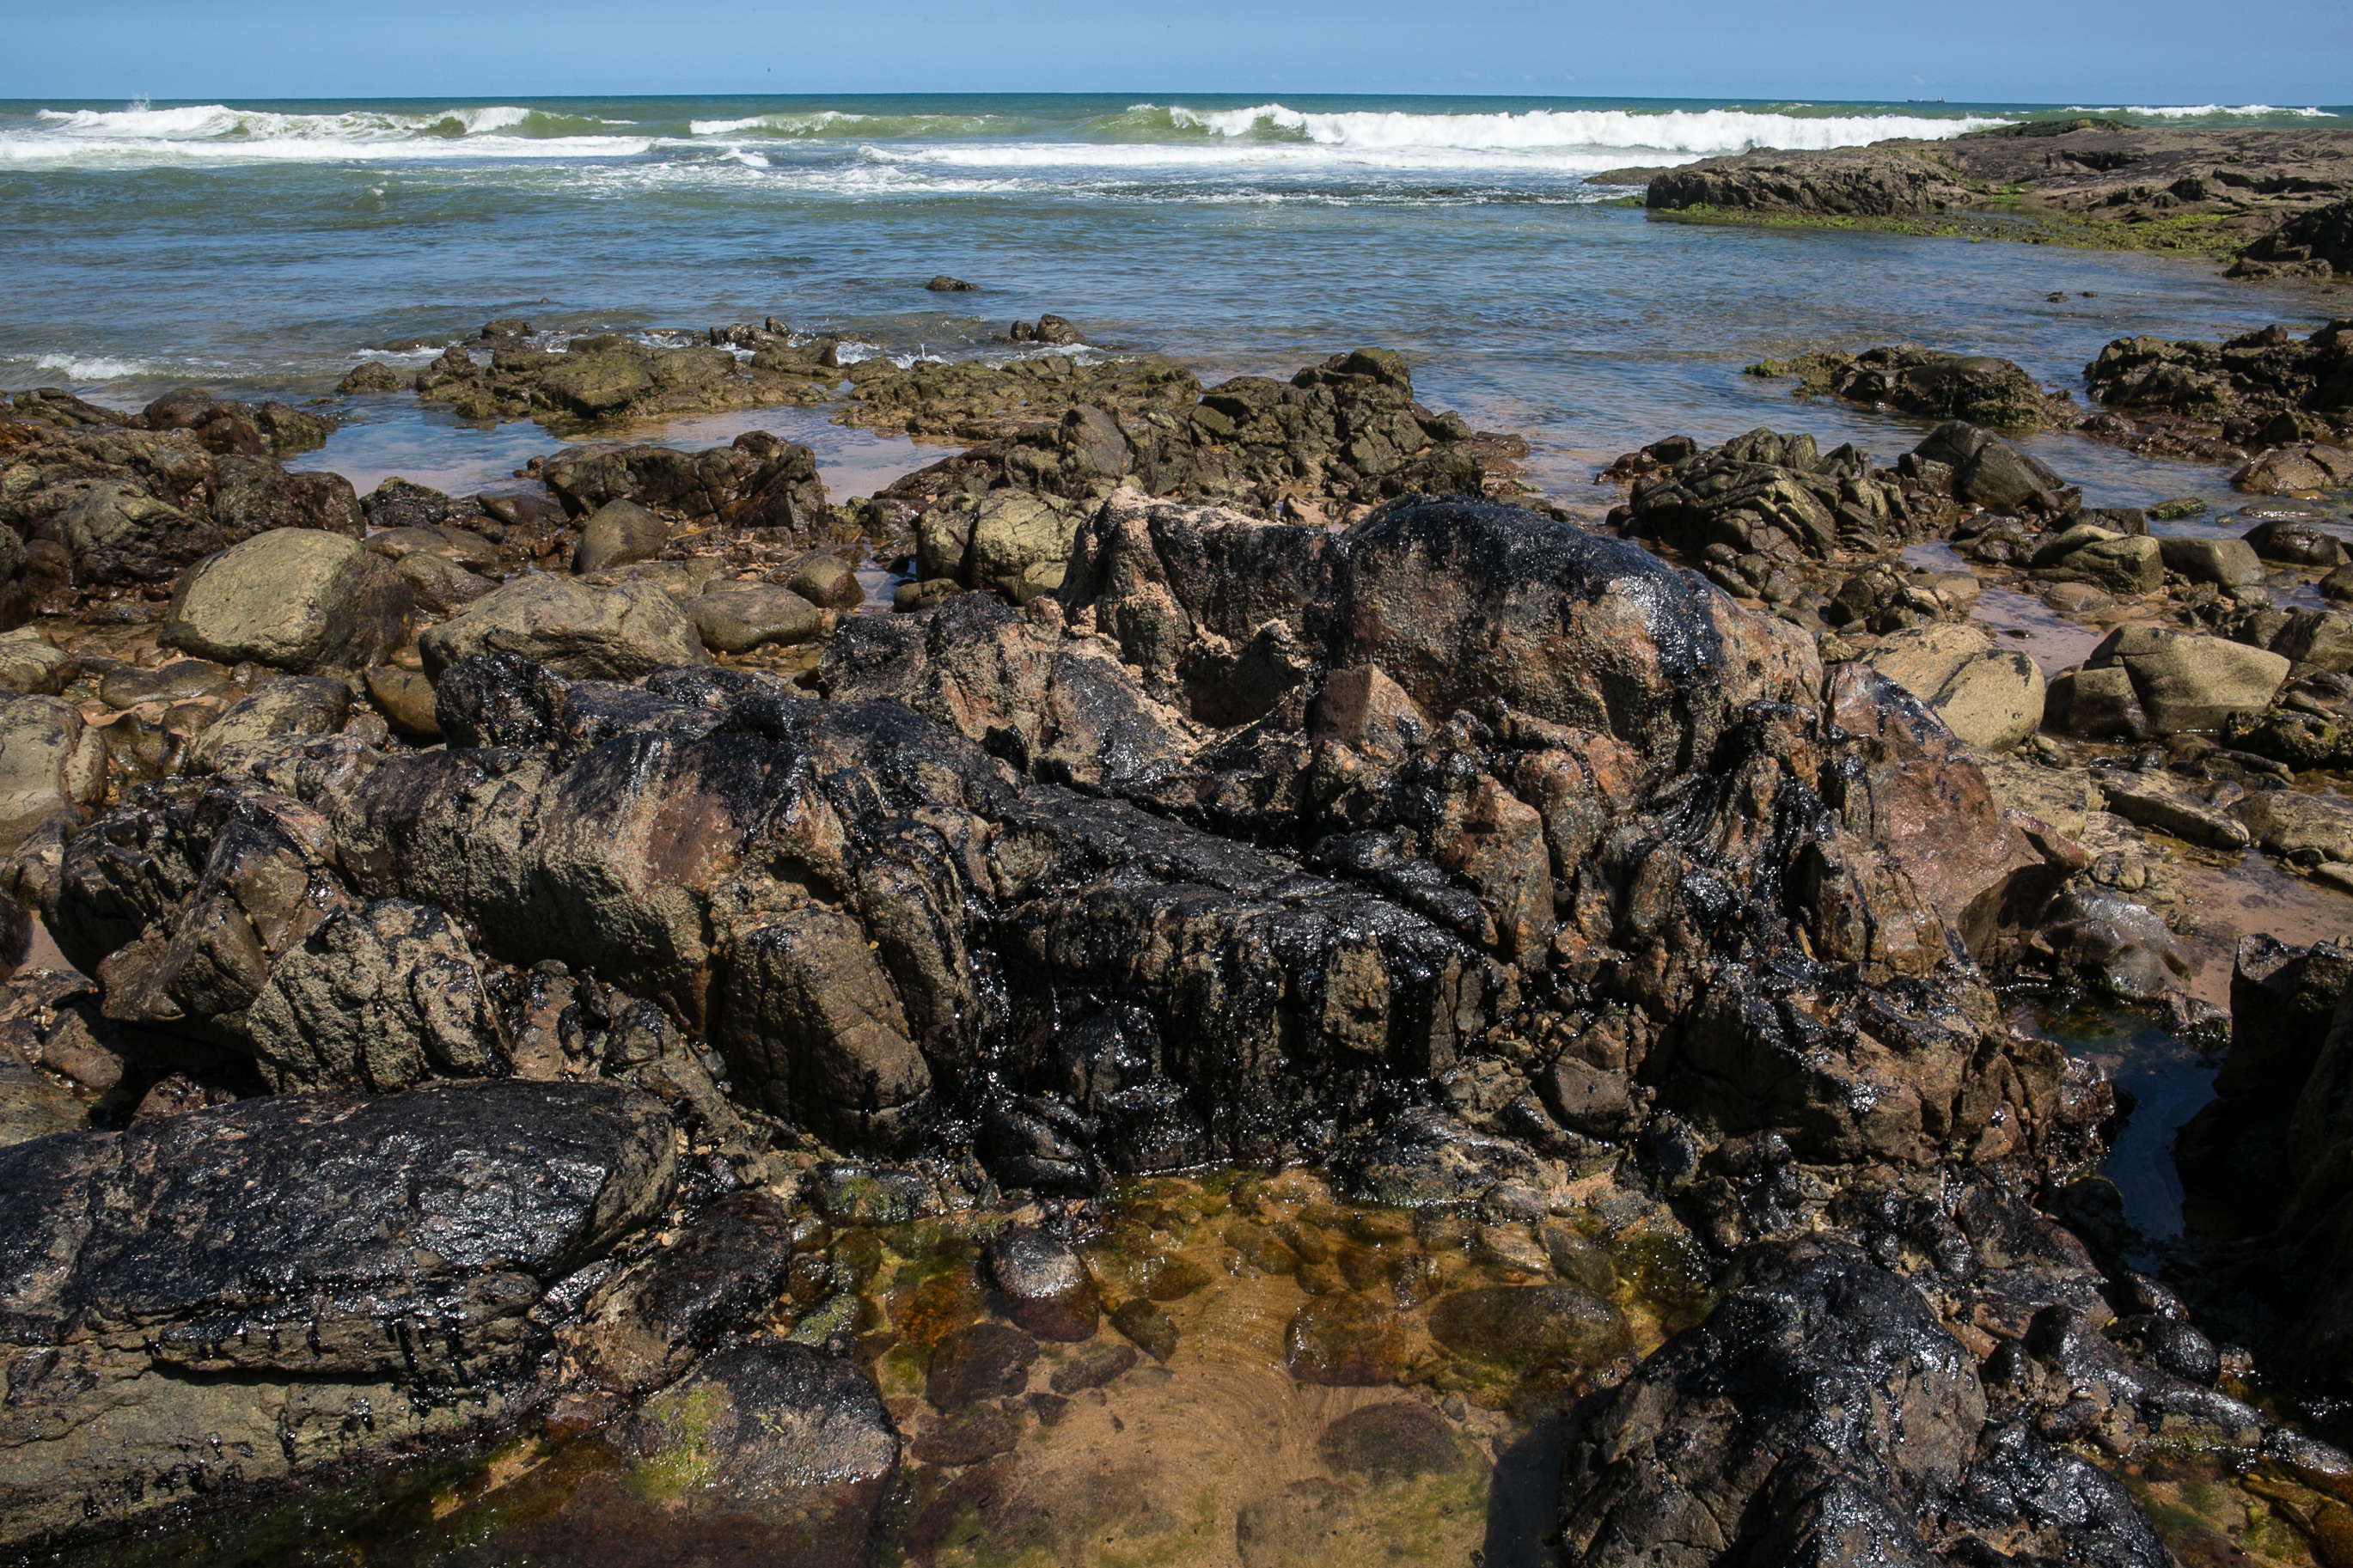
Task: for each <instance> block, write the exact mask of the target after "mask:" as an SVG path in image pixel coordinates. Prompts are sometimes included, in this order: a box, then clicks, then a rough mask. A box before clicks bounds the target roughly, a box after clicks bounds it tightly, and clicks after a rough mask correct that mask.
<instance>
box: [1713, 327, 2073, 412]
mask: <svg viewBox="0 0 2353 1568" xmlns="http://www.w3.org/2000/svg"><path fill="white" fill-rule="evenodd" d="M1748 374H1750V375H1757V376H1765V377H1767V378H1770V377H1774V376H1781V375H1794V376H1796V377H1797V378H1798V390H1799V392H1800V393H1816V394H1827V395H1830V396H1832V397H1841V398H1844V399H1846V400H1847V401H1848V402H1850V403H1865V404H1870V405H1873V406H1874V407H1883V408H1893V409H1894V410H1896V411H1897V412H1899V413H1903V414H1910V415H1913V416H1916V417H1918V418H1922V419H1963V420H1967V421H1968V423H1970V424H1972V425H1988V426H1994V427H1995V428H1997V429H2004V430H2039V429H2042V427H2044V426H2051V425H2056V426H2061V427H2062V428H2064V427H2066V426H2071V425H2073V424H2074V423H2075V422H2076V421H2077V419H2078V418H2079V417H2080V416H2079V414H2078V411H2077V410H2076V408H2075V406H2074V399H2073V398H2072V397H2070V396H2069V395H2067V394H2065V393H2046V392H2044V391H2043V390H2042V387H2040V386H2038V385H2037V384H2035V382H2034V379H2033V377H2031V376H2030V375H2028V374H2026V373H2025V372H2024V371H2022V370H2021V369H2020V368H2019V367H2018V366H2017V365H2015V364H2012V363H2010V361H2008V360H2006V359H1996V358H1994V357H1992V356H1990V355H1988V354H1959V353H1943V352H1940V351H1938V350H1935V349H1924V348H1916V347H1914V346H1912V345H1909V344H1899V345H1897V346H1895V347H1893V348H1881V349H1868V350H1865V351H1864V352H1863V353H1838V352H1835V351H1830V352H1823V353H1810V354H1802V355H1800V356H1799V357H1798V358H1797V359H1794V360H1789V361H1786V362H1784V361H1780V360H1767V361H1763V362H1760V363H1757V364H1752V365H1750V366H1749V367H1748Z"/></svg>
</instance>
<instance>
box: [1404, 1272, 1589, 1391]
mask: <svg viewBox="0 0 2353 1568" xmlns="http://www.w3.org/2000/svg"><path fill="white" fill-rule="evenodd" d="M1430 1333H1431V1335H1432V1336H1433V1337H1434V1338H1436V1339H1437V1341H1438V1342H1439V1343H1440V1344H1442V1345H1444V1346H1445V1347H1446V1348H1447V1349H1449V1350H1451V1351H1453V1352H1456V1353H1457V1354H1458V1355H1462V1356H1467V1357H1469V1358H1470V1359H1471V1360H1472V1361H1478V1362H1484V1363H1488V1364H1490V1365H1493V1366H1499V1367H1506V1368H1511V1369H1514V1370H1530V1369H1533V1368H1535V1367H1539V1366H1591V1365H1594V1364H1596V1363H1600V1362H1604V1361H1607V1360H1609V1357H1610V1356H1612V1355H1614V1354H1616V1353H1617V1352H1618V1350H1619V1349H1620V1344H1621V1342H1622V1341H1623V1339H1624V1337H1625V1320H1624V1319H1623V1318H1621V1317H1620V1315H1619V1312H1618V1310H1617V1309H1616V1308H1615V1307H1612V1306H1611V1305H1610V1304H1609V1302H1607V1301H1604V1300H1601V1299H1600V1298H1599V1297H1598V1296H1595V1295H1593V1294H1592V1293H1591V1292H1589V1291H1586V1290H1580V1289H1577V1287H1575V1286H1573V1285H1526V1286H1517V1285H1497V1286H1490V1287H1485V1288H1482V1289H1471V1290H1458V1291H1455V1292H1453V1293H1452V1294H1451V1295H1447V1296H1441V1297H1440V1298H1439V1300H1438V1303H1437V1304H1436V1305H1435V1306H1434V1307H1432V1308H1431V1309H1430Z"/></svg>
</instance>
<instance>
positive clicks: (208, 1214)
mask: <svg viewBox="0 0 2353 1568" xmlns="http://www.w3.org/2000/svg"><path fill="white" fill-rule="evenodd" d="M673 1136H674V1134H673V1132H672V1130H671V1125H670V1119H669V1117H668V1116H667V1115H665V1114H664V1112H663V1110H662V1108H661V1107H660V1105H659V1103H658V1102H656V1101H654V1100H651V1099H649V1098H647V1097H645V1096H642V1095H638V1094H634V1093H631V1092H629V1091H628V1090H625V1089H616V1088H613V1087H609V1086H606V1085H596V1084H550V1083H520V1082H515V1083H500V1084H487V1085H482V1086H480V1087H476V1088H465V1089H459V1088H452V1089H446V1090H441V1091H438V1092H433V1093H426V1094H411V1095H400V1096H395V1097H392V1098H388V1099H380V1100H369V1099H365V1098H361V1097H352V1096H311V1095H282V1096H277V1097H272V1098H267V1099H260V1100H247V1101H243V1102H240V1103H238V1104H236V1105H227V1106H220V1107H216V1108H214V1109H209V1110H192V1111H189V1112H187V1113H185V1114H183V1115H179V1116H174V1117H171V1118H168V1119H164V1120H162V1121H154V1122H151V1123H148V1124H146V1125H143V1126H136V1127H132V1128H131V1129H129V1130H128V1131H122V1132H97V1133H69V1134H63V1135H59V1136H56V1137H51V1138H45V1139H37V1140H35V1141H33V1142H26V1143H18V1144H16V1145H15V1146H14V1147H11V1148H7V1149H0V1170H5V1177H0V1180H5V1185H6V1188H7V1190H8V1192H9V1193H10V1194H11V1198H12V1201H11V1202H10V1204H9V1205H8V1206H7V1212H6V1214H5V1216H0V1342H5V1343H6V1344H7V1345H8V1347H9V1350H10V1358H9V1372H8V1409H9V1412H10V1415H9V1420H8V1422H7V1425H6V1427H5V1436H0V1443H5V1451H6V1453H7V1455H8V1463H7V1466H6V1468H5V1475H0V1532H5V1537H6V1539H7V1540H9V1541H10V1542H11V1543H12V1544H13V1545H18V1546H34V1545H37V1544H38V1543H39V1542H43V1541H45V1540H58V1539H62V1538H66V1537H69V1536H71V1535H75V1534H86V1533H90V1532H91V1531H102V1530H105V1529H110V1528H112V1529H121V1528H123V1527H132V1526H137V1525H139V1524H141V1523H142V1522H147V1521H153V1520H156V1519H168V1518H171V1517H172V1516H173V1514H174V1512H175V1511H176V1510H178V1508H179V1507H180V1505H182V1503H183V1501H184V1500H188V1499H198V1500H201V1499H205V1498H206V1497H208V1496H209V1497H214V1498H216V1499H218V1500H247V1501H249V1500H254V1499H255V1498H257V1497H259V1496H266V1495H267V1494H268V1493H269V1492H270V1491H273V1490H275V1489H280V1488H282V1487H283V1486H284V1485H285V1484H286V1483H287V1482H289V1481H290V1480H300V1479H311V1478H321V1479H323V1478H326V1477H330V1476H333V1475H337V1474H343V1473H349V1471H350V1470H351V1468H353V1466H354V1464H369V1463H375V1464H382V1463H384V1462H385V1461H387V1460H389V1459H393V1458H397V1457H399V1456H401V1455H403V1454H405V1453H408V1452H413V1451H415V1450H417V1448H418V1447H422V1446H425V1445H427V1444H430V1443H432V1442H435V1441H437V1440H438V1441H443V1442H450V1441H456V1440H459V1439H462V1438H463V1437H465V1436H467V1435H468V1434H469V1433H470V1432H473V1431H475V1430H477V1429H480V1428H484V1427H490V1428H493V1429H494V1428H495V1426H496V1424H497V1422H498V1421H499V1420H500V1419H501V1416H502V1415H506V1414H507V1413H508V1412H510V1410H511V1409H512V1404H513V1402H514V1401H515V1400H516V1399H517V1398H519V1397H523V1396H525V1395H526V1394H527V1391H528V1389H529V1387H530V1385H531V1384H532V1383H533V1377H534V1373H533V1366H534V1363H535V1362H536V1361H537V1359H538V1358H539V1357H540V1356H541V1355H542V1354H543V1352H545V1350H546V1349H547V1347H548V1345H549V1343H550V1341H549V1336H548V1331H547V1328H546V1327H545V1324H544V1318H543V1311H542V1307H543V1302H545V1301H546V1300H548V1298H549V1295H550V1292H551V1290H552V1289H554V1288H555V1287H556V1286H557V1285H558V1283H559V1281H561V1280H563V1279H565V1277H566V1276H568V1275H572V1274H574V1273H575V1272H576V1271H578V1270H579V1269H581V1268H584V1267H586V1266H588V1265H590V1264H594V1263H596V1262H597V1261H598V1260H599V1259H600V1258H602V1257H603V1256H604V1254H605V1253H606V1252H607V1249H609V1248H610V1247H612V1246H613V1244H614V1243H615V1242H617V1240H619V1239H620V1238H621V1237H624V1236H626V1235H627V1234H628V1233H629V1232H631V1231H633V1230H635V1229H637V1228H638V1227H639V1226H643V1225H644V1224H645V1223H646V1222H647V1221H649V1220H650V1219H652V1218H654V1217H655V1216H656V1215H659V1213H660V1212H661V1211H662V1210H663V1209H664V1208H665V1207H666V1206H667V1205H668V1204H669V1202H670V1196H671V1193H672V1189H673V1187H674V1185H675V1183H676V1180H677V1172H676V1157H675V1155H674V1154H673V1152H672V1147H671V1140H672V1138H673ZM290 1178H291V1179H290ZM93 1387H103V1388H105V1389H106V1390H107V1391H108V1393H107V1395H106V1397H105V1398H104V1400H103V1401H102V1402H99V1403H97V1404H93V1403H92V1402H91V1401H90V1398H89V1393H90V1390H91V1389H92V1388H93ZM362 1412H365V1413H366V1414H365V1415H364V1417H363V1416H362V1415H361V1414H360V1413H362Z"/></svg>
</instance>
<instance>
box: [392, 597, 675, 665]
mask: <svg viewBox="0 0 2353 1568" xmlns="http://www.w3.org/2000/svg"><path fill="white" fill-rule="evenodd" d="M417 651H418V652H419V653H421V654H422V655H423V656H424V658H425V668H426V670H427V673H428V674H430V675H433V676H436V677H438V676H439V674H440V672H441V671H443V670H445V669H447V668H449V666H451V665H453V664H455V663H457V662H458V661H459V659H461V658H470V657H472V656H474V655H476V654H488V653H512V654H519V655H521V656H522V658H528V659H531V660H533V662H535V663H539V664H543V665H545V666H546V667H547V668H550V669H553V670H555V671H557V672H558V673H560V674H563V675H567V676H573V677H578V678H582V679H607V680H613V679H618V680H627V679H631V678H633V677H636V676H640V675H643V674H645V673H647V672H648V671H649V670H655V669H662V668H668V667H670V666H671V665H681V664H704V663H707V662H709V656H707V655H706V654H705V653H704V652H703V651H702V638H701V637H699V636H697V635H696V632H695V629H694V625H693V623H692V622H691V621H689V620H688V619H687V618H686V616H684V615H683V614H681V611H680V610H679V607H678V601H677V600H675V599H673V598H671V597H670V595H668V594H665V593H663V592H662V591H661V590H660V589H659V588H654V587H649V586H646V585H644V584H627V585H624V586H620V587H612V588H599V587H595V586H592V585H590V584H585V583H577V582H571V581H567V580H565V579H564V578H561V577H550V576H542V575H533V576H529V577H523V578H521V579H518V580H517V581H515V582H512V583H509V584H507V585H506V586H504V587H503V588H501V589H500V590H499V591H498V592H497V593H495V594H491V595H486V596H484V597H482V598H480V599H477V600H475V601H474V602H473V603H472V604H471V605H468V606H467V607H466V608H465V610H464V611H462V612H461V613H459V615H457V616H452V617H451V618H450V619H448V620H447V621H445V622H443V623H442V624H441V625H439V626H435V627H434V628H432V629H431V630H430V631H428V632H427V633H426V634H425V635H424V636H423V637H419V638H418V639H417Z"/></svg>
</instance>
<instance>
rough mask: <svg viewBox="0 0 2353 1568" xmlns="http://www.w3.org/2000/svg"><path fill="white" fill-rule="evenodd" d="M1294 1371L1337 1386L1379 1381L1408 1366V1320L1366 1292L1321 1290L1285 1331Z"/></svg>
mask: <svg viewBox="0 0 2353 1568" xmlns="http://www.w3.org/2000/svg"><path fill="white" fill-rule="evenodd" d="M1283 1355H1284V1360H1285V1362H1286V1363H1288V1364H1289V1366H1290V1368H1291V1375H1292V1376H1293V1377H1295V1378H1297V1379H1298V1380H1299V1381H1300V1382H1302V1383H1313V1384H1322V1385H1324V1386H1325V1387H1331V1388H1350V1387H1377V1386H1379V1385H1380V1384H1389V1383H1395V1382H1396V1381H1397V1380H1398V1374H1399V1373H1402V1372H1404V1370H1405V1356H1406V1335H1405V1323H1404V1320H1403V1319H1402V1318H1400V1317H1399V1316H1398V1314H1397V1313H1396V1312H1395V1311H1393V1310H1390V1309H1388V1308H1387V1307H1384V1306H1381V1305H1379V1304H1378V1303H1377V1302H1373V1301H1368V1300H1366V1299H1365V1298H1364V1297H1362V1296H1353V1295H1345V1294H1338V1295H1330V1296H1319V1297H1317V1298H1316V1299H1315V1300H1312V1301H1309V1302H1308V1303H1307V1304H1306V1305H1304V1306H1303V1307H1301V1308H1300V1309H1299V1310H1298V1311H1297V1312H1295V1313H1293V1315H1292V1319H1291V1327H1290V1328H1289V1329H1288V1330H1287V1331H1285V1332H1284V1334H1283Z"/></svg>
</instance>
